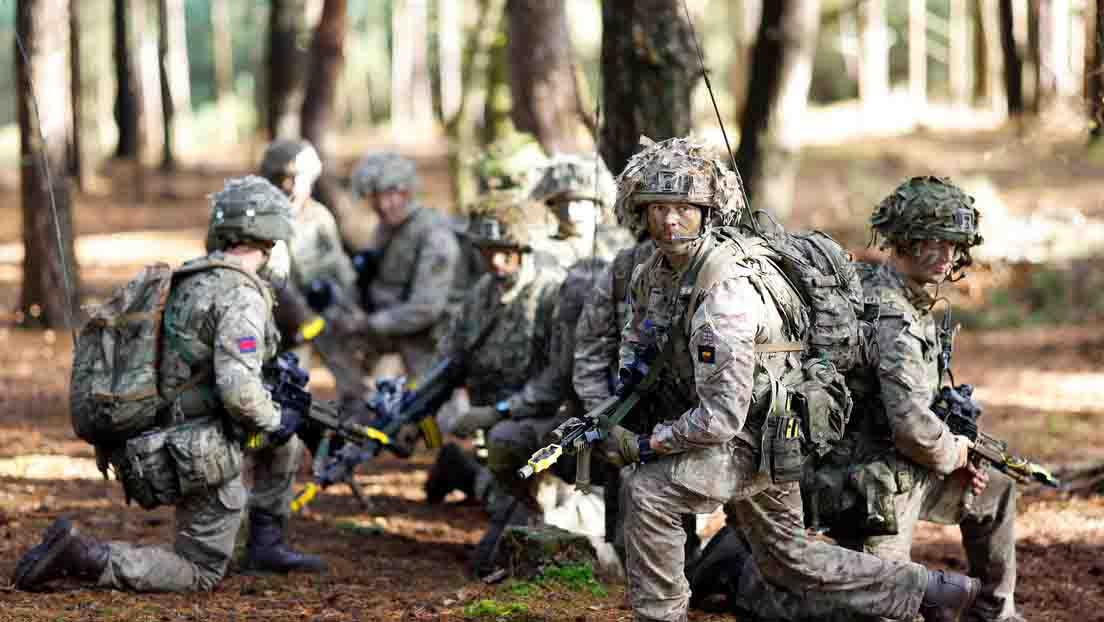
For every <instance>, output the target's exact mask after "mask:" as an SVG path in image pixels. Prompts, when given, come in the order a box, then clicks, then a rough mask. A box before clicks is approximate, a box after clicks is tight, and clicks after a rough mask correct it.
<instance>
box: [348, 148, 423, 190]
mask: <svg viewBox="0 0 1104 622" xmlns="http://www.w3.org/2000/svg"><path fill="white" fill-rule="evenodd" d="M352 177H353V178H352V190H353V195H354V196H357V197H365V196H368V195H370V194H372V193H374V192H387V191H389V190H398V191H402V190H409V191H413V190H415V189H416V188H417V186H418V172H417V169H416V167H415V166H414V161H413V160H410V159H408V158H404V157H403V156H401V155H399V154H397V153H391V152H380V153H370V154H368V155H366V156H364V158H362V159H361V161H360V162H358V163H357V165H356V167H355V168H354V169H353V176H352Z"/></svg>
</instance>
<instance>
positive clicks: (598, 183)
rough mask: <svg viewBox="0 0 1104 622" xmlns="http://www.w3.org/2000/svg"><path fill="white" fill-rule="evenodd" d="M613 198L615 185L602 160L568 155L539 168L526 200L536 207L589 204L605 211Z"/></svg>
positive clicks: (560, 156)
mask: <svg viewBox="0 0 1104 622" xmlns="http://www.w3.org/2000/svg"><path fill="white" fill-rule="evenodd" d="M595 176H597V179H595ZM616 196H617V185H616V182H615V181H614V180H613V175H611V174H610V172H609V169H608V168H606V164H605V162H603V161H602V158H595V157H594V155H568V154H561V155H556V156H553V157H552V159H551V160H549V162H548V164H546V165H545V166H544V167H542V168H541V170H540V172H539V177H538V179H537V182H536V184H535V185H534V186H533V190H532V191H531V192H530V193H529V198H531V199H532V200H534V201H537V202H540V203H544V202H547V201H553V200H567V201H586V200H589V201H594V202H595V203H597V204H598V205H600V206H602V207H606V208H608V207H611V206H612V205H613V200H614V199H615V198H616Z"/></svg>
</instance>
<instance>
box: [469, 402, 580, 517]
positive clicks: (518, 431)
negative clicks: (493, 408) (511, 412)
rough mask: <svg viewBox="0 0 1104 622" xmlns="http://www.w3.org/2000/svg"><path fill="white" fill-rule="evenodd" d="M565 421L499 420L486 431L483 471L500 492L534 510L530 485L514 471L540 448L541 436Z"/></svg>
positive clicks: (556, 418) (561, 418)
mask: <svg viewBox="0 0 1104 622" xmlns="http://www.w3.org/2000/svg"><path fill="white" fill-rule="evenodd" d="M566 420H567V416H566V415H554V416H552V417H527V418H523V419H503V420H502V421H499V422H498V423H496V424H495V425H494V426H492V427H491V429H490V430H488V431H487V468H488V469H490V471H491V473H492V474H494V476H495V481H496V483H497V484H498V486H499V488H500V489H501V490H503V491H505V492H506V493H508V494H510V495H512V496H514V497H515V498H517V499H518V500H519V501H521V502H523V503H525V504H527V505H529V506H530V507H532V508H536V507H537V501H536V497H535V495H534V493H533V488H534V486H533V485H531V484H532V483H533V482H530V481H527V480H523V479H521V478H520V477H518V474H517V471H518V469H520V468H521V467H523V466H525V463H526V462H528V461H529V457H530V456H532V455H533V453H534V452H536V451H537V450H538V449H540V448H541V447H543V446H544V445H543V443H544V439H545V436H547V435H548V433H549V432H551V431H552V430H555V429H556V428H557V427H559V425H560V424H561V423H563V422H564V421H566Z"/></svg>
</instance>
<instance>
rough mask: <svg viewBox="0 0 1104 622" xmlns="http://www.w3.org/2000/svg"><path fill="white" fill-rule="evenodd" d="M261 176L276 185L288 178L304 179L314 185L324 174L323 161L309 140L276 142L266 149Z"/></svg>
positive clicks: (287, 139)
mask: <svg viewBox="0 0 1104 622" xmlns="http://www.w3.org/2000/svg"><path fill="white" fill-rule="evenodd" d="M260 174H261V176H262V177H264V178H265V179H267V180H269V181H271V182H272V183H274V184H280V183H281V182H282V181H283V179H285V178H288V177H290V178H292V179H298V178H299V177H303V178H305V179H306V181H309V182H310V183H312V184H313V183H314V182H315V181H316V180H317V179H318V176H319V175H321V174H322V160H320V159H319V157H318V152H317V151H315V150H314V146H313V145H311V144H310V141H308V140H303V139H298V138H294V139H289V138H284V139H280V140H275V141H273V142H272V143H271V144H269V145H268V147H267V148H265V152H264V156H262V157H261V166H260Z"/></svg>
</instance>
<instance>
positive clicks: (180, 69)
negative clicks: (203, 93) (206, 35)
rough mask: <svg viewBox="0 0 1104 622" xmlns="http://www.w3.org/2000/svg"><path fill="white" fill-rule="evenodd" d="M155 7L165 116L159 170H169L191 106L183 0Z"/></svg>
mask: <svg viewBox="0 0 1104 622" xmlns="http://www.w3.org/2000/svg"><path fill="white" fill-rule="evenodd" d="M157 9H158V11H157V34H158V37H157V58H158V63H157V67H158V75H159V76H160V79H161V111H162V117H163V119H164V124H163V126H162V132H163V134H162V135H163V137H164V139H163V141H162V145H161V169H162V170H172V169H174V168H176V149H177V137H179V136H181V135H183V134H185V133H186V132H185V131H184V130H185V128H184V127H182V126H183V125H184V124H185V121H186V118H187V116H188V114H189V112H190V111H191V107H192V104H191V99H192V98H191V87H190V84H189V79H188V46H187V42H186V40H185V37H186V36H187V35H186V33H185V28H184V1H183V0H159V1H158V7H157Z"/></svg>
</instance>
